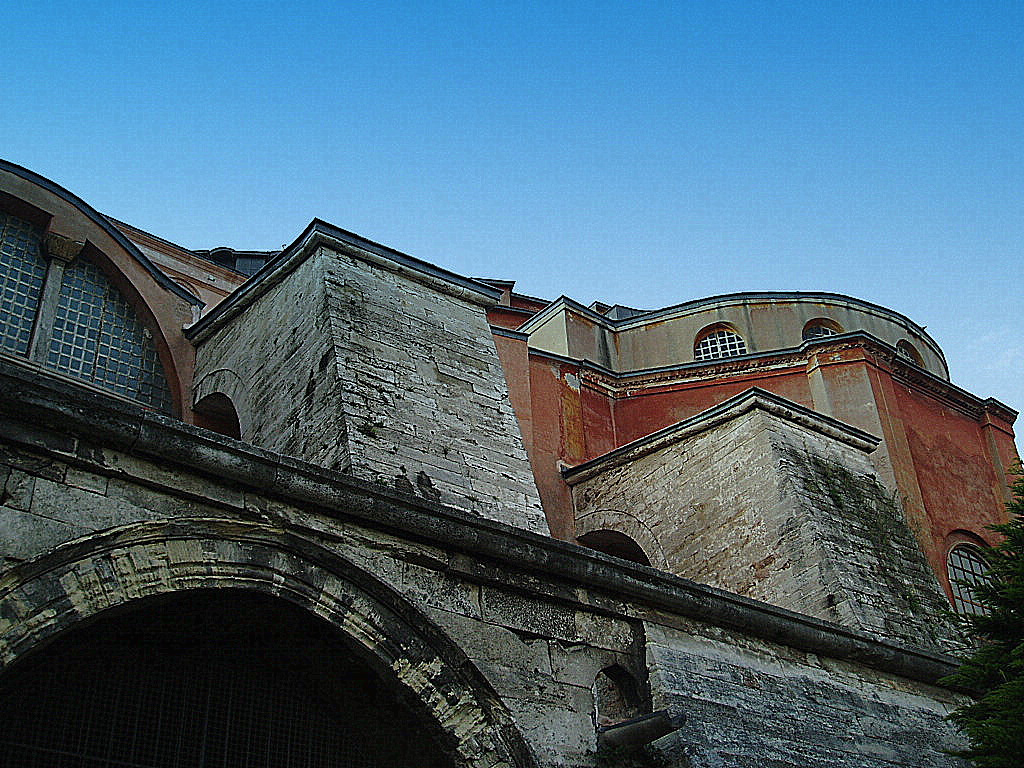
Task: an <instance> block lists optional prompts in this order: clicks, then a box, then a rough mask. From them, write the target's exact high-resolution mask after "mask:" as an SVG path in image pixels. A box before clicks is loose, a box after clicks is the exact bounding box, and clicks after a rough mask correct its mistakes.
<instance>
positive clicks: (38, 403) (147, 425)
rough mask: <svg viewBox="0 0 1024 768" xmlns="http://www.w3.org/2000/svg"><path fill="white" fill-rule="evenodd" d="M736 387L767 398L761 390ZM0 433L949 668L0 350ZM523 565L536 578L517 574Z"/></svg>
mask: <svg viewBox="0 0 1024 768" xmlns="http://www.w3.org/2000/svg"><path fill="white" fill-rule="evenodd" d="M744 397H754V398H756V399H760V400H762V401H765V402H769V401H768V400H766V399H765V398H764V396H763V395H762V394H760V393H756V394H755V395H751V394H746V395H744ZM787 407H789V406H788V405H787ZM0 436H2V437H3V439H4V440H5V441H7V442H10V443H14V444H17V445H20V446H24V447H28V448H30V449H31V450H33V451H37V452H41V453H43V454H46V455H50V456H52V457H54V458H57V459H59V460H62V461H66V462H68V463H69V464H75V465H79V466H86V465H88V466H89V468H90V471H94V472H95V471H106V472H107V473H108V474H111V475H116V474H117V472H116V470H114V469H112V468H102V467H101V468H99V469H97V468H96V466H95V465H94V464H93V463H91V462H93V461H94V459H93V457H92V454H91V453H90V450H89V449H90V448H91V447H94V446H95V445H96V444H103V445H105V446H109V447H113V448H117V449H120V450H123V451H125V452H128V453H131V454H134V455H138V456H142V457H146V458H151V459H156V460H158V461H159V462H160V463H161V466H162V467H176V468H178V469H180V470H182V471H183V472H186V473H194V474H196V475H200V476H205V477H208V478H212V479H215V480H217V481H219V482H222V483H223V482H228V483H233V484H236V485H238V486H240V487H241V488H242V489H243V490H249V491H255V492H257V493H259V494H261V495H264V496H269V497H273V498H277V499H280V500H282V501H284V502H287V503H290V504H294V505H296V506H299V507H301V508H303V509H305V510H307V511H310V512H316V513H318V514H321V515H324V516H326V517H329V518H332V519H338V520H346V521H352V522H355V523H357V524H360V525H363V526H365V527H367V528H372V529H377V530H384V531H388V532H390V533H394V534H398V535H400V536H403V537H406V538H408V539H410V540H413V541H420V542H425V543H430V544H433V545H436V546H438V547H440V548H441V549H443V550H445V551H446V552H449V553H450V555H449V564H448V566H447V567H448V568H449V569H450V570H453V571H459V572H460V573H462V574H464V575H465V577H466V578H468V579H471V580H477V581H480V582H486V583H494V584H495V585H497V586H500V587H502V588H504V589H510V588H511V589H518V590H521V591H526V592H529V591H531V590H534V591H536V587H531V583H532V582H534V581H541V582H543V583H547V584H551V585H552V586H554V587H564V585H569V587H570V588H569V589H560V590H559V591H560V593H561V594H562V597H561V598H554V599H562V600H564V601H570V602H574V604H576V605H579V606H580V607H584V608H588V609H591V610H602V611H603V612H605V613H616V611H615V610H614V609H610V608H599V607H596V606H595V605H594V604H593V602H586V600H587V598H586V595H584V594H583V593H582V592H581V590H595V591H597V592H600V593H604V594H606V595H608V596H610V597H612V598H613V599H615V600H618V601H622V600H627V601H632V602H634V603H636V604H638V605H641V606H646V607H648V608H652V609H656V610H663V611H667V612H671V613H674V614H676V615H678V616H681V617H686V618H690V619H694V620H697V621H701V622H705V623H708V624H711V625H714V626H718V627H722V628H725V629H728V630H732V631H737V632H741V633H743V634H747V635H751V636H754V637H758V638H761V639H764V640H766V641H770V642H774V643H781V644H784V645H788V646H791V647H793V648H797V649H801V650H804V651H808V652H811V653H815V654H820V655H824V656H828V657H831V658H836V659H846V660H850V661H853V662H856V663H859V664H863V665H866V666H868V667H872V668H875V669H878V670H881V671H883V672H887V673H891V674H895V675H899V676H903V677H907V678H910V679H914V680H920V681H923V682H927V683H936V682H937V681H938V680H939V678H941V677H943V676H944V675H948V674H951V673H952V672H954V671H955V670H956V668H957V664H956V661H955V660H954V659H952V658H951V657H948V656H944V655H941V654H936V653H931V652H928V651H923V650H919V649H914V648H909V647H905V646H901V645H899V644H896V643H891V642H888V641H883V640H876V639H873V638H871V637H868V636H866V635H863V634H860V633H858V632H854V631H852V630H849V629H846V628H844V627H840V626H837V625H834V624H830V623H829V622H826V621H822V620H820V619H816V618H813V617H810V616H804V615H802V614H798V613H794V612H792V611H787V610H785V609H782V608H778V607H775V606H772V605H768V604H766V603H761V602H758V601H756V600H751V599H749V598H744V597H741V596H739V595H734V594H732V593H729V592H726V591H724V590H720V589H716V588H713V587H709V586H705V585H702V584H697V583H696V582H693V581H690V580H688V579H684V578H681V577H678V576H673V575H672V574H668V573H664V572H661V571H657V570H655V569H653V568H649V567H645V566H640V565H636V564H634V563H629V562H626V561H623V560H619V559H617V558H614V557H610V556H608V555H605V554H603V553H600V552H596V551H594V550H588V549H586V548H584V547H580V546H578V545H575V544H570V543H568V542H563V541H558V540H555V539H552V538H549V537H546V536H540V535H537V534H533V533H530V532H528V531H525V530H522V529H519V528H514V527H512V526H509V525H505V524H503V523H498V522H495V521H491V520H487V519H484V518H480V517H476V516H473V515H471V514H469V513H464V512H461V511H459V510H456V509H451V508H448V507H444V506H442V505H439V504H434V503H431V502H428V501H425V500H423V499H419V498H416V497H412V496H405V495H403V494H399V493H397V492H395V491H392V490H391V489H389V488H387V487H385V486H381V485H376V484H373V483H368V482H364V481H360V480H356V479H354V478H352V477H349V476H346V475H343V474H341V473H338V472H333V471H330V470H326V469H323V468H321V467H318V466H315V465H313V464H309V463H307V462H303V461H300V460H298V459H293V458H289V457H287V456H282V455H279V454H275V453H272V452H270V451H265V450H262V449H259V448H254V447H252V446H249V445H246V444H244V443H241V442H239V441H237V440H232V439H230V438H227V437H223V436H222V435H218V434H216V433H213V432H208V431H206V430H202V429H199V428H196V427H192V426H190V425H187V424H184V423H182V422H179V421H176V420H174V419H171V418H168V417H164V416H160V415H158V414H154V413H151V412H147V411H145V410H143V409H140V408H135V407H133V406H130V405H127V404H122V403H120V402H118V401H116V400H113V399H112V398H108V397H105V396H102V395H97V394H94V393H91V392H88V391H85V390H83V389H81V388H79V387H76V386H74V385H71V384H66V383H63V382H55V381H53V380H51V379H48V378H45V377H43V376H40V375H38V374H37V375H32V374H29V373H28V372H26V371H23V370H20V369H18V368H15V367H13V366H10V365H9V364H7V363H6V362H4V361H0ZM161 490H163V491H164V492H166V493H168V495H175V494H178V495H184V492H183V491H181V490H180V489H176V488H175V487H173V486H168V487H164V486H161ZM211 503H215V502H211ZM234 511H235V512H237V511H238V510H234ZM466 556H469V557H468V558H467V557H466ZM524 571H525V572H527V573H529V574H532V575H534V576H535V578H534V579H529V578H523V577H522V574H523V572H524ZM544 597H545V598H546V599H552V598H551V597H550V596H549V595H544ZM597 602H598V604H600V602H601V601H600V600H598V601H597Z"/></svg>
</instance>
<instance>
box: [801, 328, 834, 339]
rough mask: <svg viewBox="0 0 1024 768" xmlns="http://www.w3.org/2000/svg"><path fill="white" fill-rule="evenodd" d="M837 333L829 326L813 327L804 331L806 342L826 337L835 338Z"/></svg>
mask: <svg viewBox="0 0 1024 768" xmlns="http://www.w3.org/2000/svg"><path fill="white" fill-rule="evenodd" d="M835 335H836V331H835V330H834V329H832V328H829V327H828V326H827V325H811V326H808V328H807V329H806V330H805V331H804V341H807V340H809V339H820V338H822V337H824V336H835Z"/></svg>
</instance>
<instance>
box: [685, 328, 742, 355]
mask: <svg viewBox="0 0 1024 768" xmlns="http://www.w3.org/2000/svg"><path fill="white" fill-rule="evenodd" d="M745 354H747V343H746V342H745V341H744V340H743V337H742V336H740V335H739V334H738V333H736V331H734V330H733V329H732V328H730V327H729V326H727V325H713V326H711V327H710V328H707V329H705V330H704V331H701V333H700V335H698V336H697V341H696V342H695V343H694V345H693V359H694V360H718V359H719V358H723V357H736V356H737V355H745Z"/></svg>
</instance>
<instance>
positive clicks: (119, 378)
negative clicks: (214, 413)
mask: <svg viewBox="0 0 1024 768" xmlns="http://www.w3.org/2000/svg"><path fill="white" fill-rule="evenodd" d="M58 239H59V238H58ZM78 248H79V249H80V248H81V244H78ZM73 255H74V254H71V255H67V256H62V257H61V258H53V259H52V260H51V261H50V262H49V263H48V261H47V258H46V255H45V253H44V249H43V231H42V229H41V228H40V227H38V226H36V225H35V224H32V223H30V222H27V221H24V220H23V219H20V218H18V217H16V216H12V215H11V214H8V213H0V351H3V352H6V353H8V354H14V355H17V356H20V357H27V358H30V359H31V360H34V361H36V362H38V363H42V364H45V365H46V366H47V367H48V368H51V369H53V370H55V371H59V372H61V373H65V374H68V375H70V376H74V377H75V378H78V379H82V380H84V381H87V382H89V383H91V384H94V385H96V386H99V387H102V388H103V389H106V390H109V391H111V392H116V393H117V394H119V395H122V396H124V397H128V398H130V399H132V400H135V401H137V402H140V403H143V404H145V405H148V406H150V407H152V408H155V409H157V410H161V411H165V412H168V411H170V409H171V408H170V405H171V403H170V390H169V388H168V386H167V381H166V379H165V377H164V372H163V367H162V366H161V365H160V360H159V358H158V356H157V352H156V346H155V344H154V343H153V336H152V333H151V332H150V331H149V329H148V328H146V327H145V326H144V325H143V324H142V322H141V321H140V320H139V318H138V316H137V315H136V313H135V310H134V309H133V308H132V306H131V305H130V304H129V303H128V302H127V301H126V300H125V298H124V297H123V296H122V295H121V294H120V292H119V291H118V290H117V289H116V288H115V287H114V286H113V285H112V284H111V283H110V281H109V280H108V279H107V277H106V275H105V274H104V273H103V271H102V270H101V269H100V268H99V267H98V266H97V265H96V264H95V263H93V262H92V261H90V260H89V258H88V257H87V256H86V255H84V254H82V255H78V256H77V258H73V259H72V256H73ZM67 259H72V260H70V261H67ZM51 283H52V284H53V287H52V288H51V287H48V284H51ZM44 297H46V298H44ZM51 297H52V298H51Z"/></svg>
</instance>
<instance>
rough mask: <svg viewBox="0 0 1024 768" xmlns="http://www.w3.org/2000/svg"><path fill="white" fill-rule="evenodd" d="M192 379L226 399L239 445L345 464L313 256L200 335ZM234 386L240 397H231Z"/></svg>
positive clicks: (333, 366)
mask: <svg viewBox="0 0 1024 768" xmlns="http://www.w3.org/2000/svg"><path fill="white" fill-rule="evenodd" d="M195 381H196V389H197V391H199V392H201V393H202V394H203V395H206V394H209V392H207V391H206V390H207V389H209V387H207V386H206V385H207V384H208V383H210V382H212V383H213V384H212V388H213V390H214V391H220V392H221V394H224V395H227V396H228V397H231V399H232V401H233V404H234V406H235V410H236V411H238V416H239V422H240V423H241V425H242V439H243V440H245V441H246V442H247V443H252V444H253V445H258V446H260V447H263V448H267V449H268V450H271V451H276V452H278V453H283V454H285V455H288V456H300V457H302V458H303V459H305V460H307V461H311V462H313V463H315V464H319V465H320V466H322V467H329V468H331V469H339V470H342V471H345V470H347V469H348V467H349V464H350V461H349V456H348V440H347V438H346V428H347V425H346V423H345V419H344V415H343V413H344V411H343V405H342V395H341V380H340V378H339V376H338V372H337V362H336V353H335V351H334V348H333V344H332V340H331V326H330V318H329V315H328V312H327V293H326V290H325V288H324V272H323V264H322V262H321V261H319V260H317V259H306V260H305V261H304V262H303V263H301V264H300V265H299V266H298V267H297V268H296V269H295V270H294V271H293V272H291V274H289V275H288V277H287V278H286V279H285V280H283V281H282V282H281V283H279V284H278V285H276V286H275V287H274V288H272V289H271V290H270V291H268V292H267V293H265V294H263V295H262V296H260V297H259V298H258V299H256V301H255V303H254V304H253V305H252V306H250V307H249V308H248V310H247V311H246V312H244V313H243V314H242V315H241V316H240V317H237V318H235V320H234V321H233V322H231V323H228V324H226V325H224V326H222V327H221V328H220V329H219V330H218V331H217V333H215V334H214V335H212V336H211V337H210V338H208V339H206V340H205V341H204V342H203V343H202V344H201V345H200V346H199V348H198V350H197V351H196V375H195ZM224 384H227V385H233V386H232V388H230V389H229V388H227V387H225V386H223V385H224ZM239 390H240V391H241V392H243V393H244V394H243V395H242V396H241V397H239V396H235V397H232V394H234V393H235V392H238V391H239Z"/></svg>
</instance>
